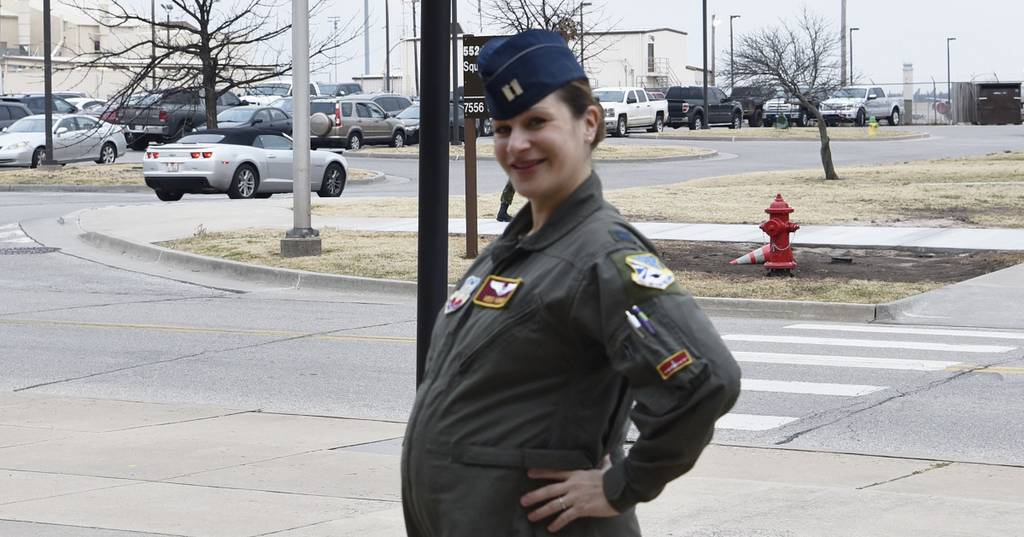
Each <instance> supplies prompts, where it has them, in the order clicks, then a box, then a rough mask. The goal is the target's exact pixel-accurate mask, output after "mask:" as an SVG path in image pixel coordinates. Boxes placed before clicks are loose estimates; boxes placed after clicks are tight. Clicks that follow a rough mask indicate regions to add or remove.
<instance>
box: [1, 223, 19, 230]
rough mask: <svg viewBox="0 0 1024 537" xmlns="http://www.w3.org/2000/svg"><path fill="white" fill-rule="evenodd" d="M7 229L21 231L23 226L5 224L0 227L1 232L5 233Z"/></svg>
mask: <svg viewBox="0 0 1024 537" xmlns="http://www.w3.org/2000/svg"><path fill="white" fill-rule="evenodd" d="M7 229H21V226H20V225H18V224H4V225H2V226H0V231H4V230H7Z"/></svg>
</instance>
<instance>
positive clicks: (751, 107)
mask: <svg viewBox="0 0 1024 537" xmlns="http://www.w3.org/2000/svg"><path fill="white" fill-rule="evenodd" d="M773 97H775V90H774V89H772V88H764V87H759V86H737V87H735V88H733V89H732V93H730V94H729V98H730V99H732V100H734V101H737V102H739V103H740V106H742V107H743V119H745V120H747V124H748V125H750V126H751V127H760V126H761V119H762V117H763V116H764V103H765V101H767V100H768V99H771V98H773Z"/></svg>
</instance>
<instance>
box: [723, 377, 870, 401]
mask: <svg viewBox="0 0 1024 537" xmlns="http://www.w3.org/2000/svg"><path fill="white" fill-rule="evenodd" d="M740 387H741V388H740V389H742V390H747V391H751V392H774V393H799V394H803V395H838V396H841V397H858V396H861V395H867V394H869V393H875V392H877V391H881V390H884V389H885V388H886V387H885V386H867V385H863V384H833V383H830V382H798V381H791V380H763V379H747V378H745V379H742V380H740Z"/></svg>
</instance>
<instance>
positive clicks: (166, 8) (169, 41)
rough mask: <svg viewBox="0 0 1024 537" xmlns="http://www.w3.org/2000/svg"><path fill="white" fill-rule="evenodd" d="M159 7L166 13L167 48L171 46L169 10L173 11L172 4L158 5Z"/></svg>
mask: <svg viewBox="0 0 1024 537" xmlns="http://www.w3.org/2000/svg"><path fill="white" fill-rule="evenodd" d="M160 7H161V8H163V9H164V11H166V12H167V46H168V47H170V46H171V10H172V9H174V4H160Z"/></svg>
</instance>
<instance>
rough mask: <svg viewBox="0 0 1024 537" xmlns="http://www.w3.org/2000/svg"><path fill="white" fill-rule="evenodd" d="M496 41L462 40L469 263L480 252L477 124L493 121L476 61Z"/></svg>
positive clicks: (486, 37) (473, 37)
mask: <svg viewBox="0 0 1024 537" xmlns="http://www.w3.org/2000/svg"><path fill="white" fill-rule="evenodd" d="M494 37H498V36H491V35H479V36H478V35H463V36H462V89H463V96H462V117H463V118H464V119H463V122H464V124H465V128H464V131H465V133H466V145H465V150H466V164H465V166H466V257H467V258H469V259H474V258H476V256H477V254H478V252H479V237H478V235H477V226H476V221H477V193H476V120H477V119H486V118H488V117H490V114H489V113H488V112H487V104H486V102H485V101H484V83H483V80H482V79H481V78H480V73H479V71H478V70H477V65H476V58H477V56H479V55H480V49H481V48H483V46H484V45H485V44H487V42H488V41H489V40H491V39H493V38H494ZM452 123H453V124H457V123H458V122H457V121H452Z"/></svg>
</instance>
